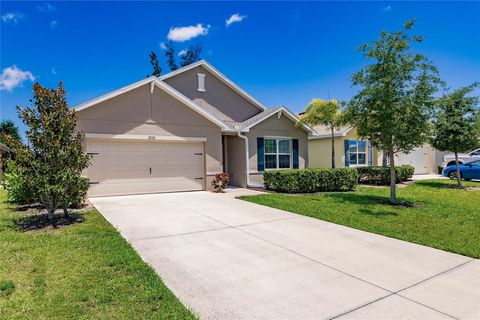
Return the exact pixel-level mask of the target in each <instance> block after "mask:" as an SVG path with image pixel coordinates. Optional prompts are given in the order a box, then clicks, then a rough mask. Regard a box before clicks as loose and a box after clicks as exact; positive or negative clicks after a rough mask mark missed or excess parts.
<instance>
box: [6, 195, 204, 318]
mask: <svg viewBox="0 0 480 320" xmlns="http://www.w3.org/2000/svg"><path fill="white" fill-rule="evenodd" d="M4 201H5V191H4V190H3V189H0V202H1V203H0V319H195V316H194V315H193V314H192V313H191V312H190V311H189V310H187V309H186V308H185V307H184V306H183V305H182V304H181V303H180V302H179V301H178V300H177V298H176V297H175V296H174V295H173V294H172V293H171V292H170V291H169V289H168V288H167V287H166V286H165V285H164V284H163V283H162V281H161V280H160V278H159V277H158V276H157V275H156V273H155V272H154V271H153V269H152V268H150V267H149V266H148V265H147V264H145V263H144V262H143V261H142V260H141V259H140V257H139V256H138V255H137V253H136V252H135V251H134V250H133V249H132V247H131V246H130V245H129V244H128V243H127V242H126V241H125V240H124V239H123V238H122V237H121V236H120V234H119V233H118V232H117V231H116V230H115V229H114V228H113V227H112V226H111V225H110V224H109V223H108V222H106V221H105V220H104V219H103V217H102V216H101V215H100V214H99V213H98V212H97V211H95V210H93V211H90V212H86V213H85V221H84V222H83V223H78V224H73V225H69V226H63V227H61V228H58V229H50V230H40V231H28V232H22V231H19V229H18V227H16V225H15V224H14V219H18V218H20V217H22V216H24V213H22V212H19V211H17V210H16V208H15V206H13V205H9V204H6V203H5V202H4Z"/></svg>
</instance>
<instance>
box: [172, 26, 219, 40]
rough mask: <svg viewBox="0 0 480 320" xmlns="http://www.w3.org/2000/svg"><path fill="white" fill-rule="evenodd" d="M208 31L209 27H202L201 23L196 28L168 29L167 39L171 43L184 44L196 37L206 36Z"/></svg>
mask: <svg viewBox="0 0 480 320" xmlns="http://www.w3.org/2000/svg"><path fill="white" fill-rule="evenodd" d="M209 29H210V25H207V26H206V27H204V26H203V23H197V25H196V26H187V27H175V28H170V31H169V32H168V35H167V38H168V40H172V41H177V42H184V41H187V40H190V39H193V38H195V37H198V36H204V35H207V34H208V30H209Z"/></svg>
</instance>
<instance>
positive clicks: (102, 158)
mask: <svg viewBox="0 0 480 320" xmlns="http://www.w3.org/2000/svg"><path fill="white" fill-rule="evenodd" d="M75 110H76V112H77V115H78V129H79V130H82V131H83V132H84V133H85V137H86V142H85V148H86V151H87V153H89V154H90V155H91V156H92V164H91V165H90V167H89V168H88V169H87V170H85V175H86V176H88V177H89V178H90V183H91V186H90V190H89V195H90V196H102V195H119V194H136V193H153V192H170V191H192V190H206V189H209V187H210V184H211V181H212V179H213V177H214V176H215V174H217V173H219V172H227V173H229V175H230V177H231V184H233V185H236V186H241V187H246V186H258V185H261V184H262V183H263V175H262V174H263V171H264V170H268V169H277V168H304V167H306V166H307V164H308V134H309V133H313V132H314V131H313V130H312V129H311V128H309V127H307V126H303V127H300V128H299V127H296V126H295V124H296V122H297V120H298V117H297V116H296V115H295V114H294V113H292V112H290V111H289V110H288V109H287V108H285V107H277V108H267V107H265V106H264V105H263V104H261V103H260V102H258V101H257V100H256V99H255V98H253V97H252V96H250V95H249V94H248V93H246V92H245V91H244V90H242V89H241V88H240V87H239V86H238V85H236V84H235V83H233V82H232V81H231V80H230V79H228V78H227V77H226V76H224V75H223V74H222V73H220V72H219V71H218V70H216V69H215V68H214V67H213V66H211V65H210V64H209V63H207V62H206V61H204V60H202V61H199V62H197V63H193V64H191V65H189V66H186V67H183V68H180V69H178V70H176V71H173V72H171V73H168V74H166V75H164V76H161V77H149V78H146V79H143V80H141V81H138V82H135V83H133V84H131V85H128V86H126V87H123V88H120V89H118V90H115V91H113V92H111V93H108V94H106V95H103V96H101V97H98V98H95V99H93V100H90V101H87V102H85V103H82V104H80V105H78V106H77V107H76V108H75Z"/></svg>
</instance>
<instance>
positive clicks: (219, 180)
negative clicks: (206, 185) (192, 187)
mask: <svg viewBox="0 0 480 320" xmlns="http://www.w3.org/2000/svg"><path fill="white" fill-rule="evenodd" d="M229 181H230V177H229V176H228V173H226V172H222V173H217V174H216V175H215V178H214V179H213V181H212V186H213V191H214V192H223V189H225V187H226V186H227V184H228V182H229Z"/></svg>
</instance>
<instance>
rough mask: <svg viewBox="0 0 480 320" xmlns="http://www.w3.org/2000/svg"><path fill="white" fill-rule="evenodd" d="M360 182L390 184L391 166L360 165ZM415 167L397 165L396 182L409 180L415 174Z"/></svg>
mask: <svg viewBox="0 0 480 320" xmlns="http://www.w3.org/2000/svg"><path fill="white" fill-rule="evenodd" d="M357 171H358V182H359V183H363V184H373V185H389V184H390V168H389V167H379V166H378V167H377V166H375V167H358V168H357ZM414 171H415V168H414V167H412V166H399V167H395V175H396V182H397V183H398V182H401V181H407V180H408V179H409V178H411V177H412V176H413V173H414Z"/></svg>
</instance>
